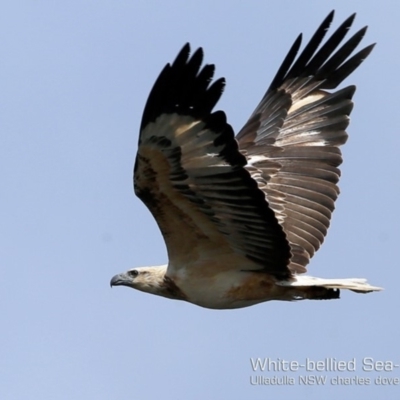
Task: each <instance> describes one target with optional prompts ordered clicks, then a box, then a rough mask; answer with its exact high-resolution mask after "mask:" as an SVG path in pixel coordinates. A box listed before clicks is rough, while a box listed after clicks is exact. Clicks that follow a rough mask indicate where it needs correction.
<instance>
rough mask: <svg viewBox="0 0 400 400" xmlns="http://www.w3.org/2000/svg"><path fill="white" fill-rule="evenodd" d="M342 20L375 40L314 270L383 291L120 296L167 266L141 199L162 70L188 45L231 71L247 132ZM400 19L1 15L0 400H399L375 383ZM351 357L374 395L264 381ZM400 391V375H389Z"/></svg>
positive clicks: (234, 110) (385, 316)
mask: <svg viewBox="0 0 400 400" xmlns="http://www.w3.org/2000/svg"><path fill="white" fill-rule="evenodd" d="M331 9H336V11H337V12H336V17H335V20H334V27H336V26H338V24H339V23H341V22H342V21H343V20H344V19H345V18H346V17H347V16H349V15H350V14H351V13H353V12H355V11H356V12H357V13H358V15H357V18H356V21H355V28H353V32H355V31H356V30H358V29H359V28H361V27H363V26H364V25H369V27H370V28H369V30H368V33H367V36H366V38H365V39H364V41H363V43H364V45H367V44H369V43H372V42H378V46H377V47H376V48H375V49H374V51H373V53H372V54H371V56H370V57H369V58H368V60H367V61H366V62H365V63H364V64H362V66H361V67H360V68H359V69H358V70H357V71H356V72H355V73H354V74H353V75H352V76H351V77H350V78H349V79H347V80H346V81H345V84H346V83H347V84H356V85H357V87H358V89H357V92H356V95H355V109H354V111H353V113H352V121H351V125H350V127H349V129H348V132H349V135H350V139H349V141H348V143H347V144H346V146H345V147H344V149H343V153H344V159H345V161H344V164H343V167H342V171H343V175H342V179H341V183H340V187H341V192H342V193H341V196H340V198H339V200H338V202H337V209H336V211H335V213H334V216H333V223H332V226H331V228H330V231H329V234H328V237H327V240H326V242H325V244H324V245H323V247H322V248H321V250H320V251H319V252H318V254H317V255H316V256H315V258H314V259H313V260H312V263H311V265H310V267H309V272H310V274H311V275H314V276H320V277H332V278H333V277H339V278H344V277H349V278H351V277H366V278H368V280H369V281H370V283H372V284H375V285H379V286H383V287H384V288H385V291H383V292H381V293H377V294H376V293H374V294H369V295H357V294H354V293H351V292H350V293H343V294H342V299H341V300H340V301H325V302H324V301H321V302H311V301H309V302H307V301H304V302H298V303H283V302H282V303H273V302H271V303H264V304H261V305H258V306H254V307H250V308H247V309H242V310H235V311H212V310H206V309H202V308H199V307H196V306H193V305H190V304H186V303H182V302H175V301H170V300H167V299H163V298H158V297H156V296H150V295H147V294H144V293H141V292H136V291H133V290H128V289H127V288H115V289H113V290H111V289H110V287H109V281H110V278H111V277H112V276H113V275H114V274H116V273H118V272H121V271H124V270H126V269H128V268H131V267H134V266H141V265H157V264H163V263H165V262H166V261H167V259H166V251H165V247H164V243H163V240H162V237H161V234H160V233H159V231H158V228H157V226H156V224H155V222H154V220H153V218H152V217H151V215H150V213H149V212H148V211H147V209H146V208H145V206H144V205H143V204H142V203H141V202H140V200H139V199H137V198H136V197H135V196H134V194H133V190H132V167H133V162H134V157H135V153H136V144H137V136H138V128H139V124H140V119H141V113H142V110H143V107H144V104H145V101H146V99H147V95H148V93H149V91H150V88H151V86H152V85H153V83H154V80H155V79H156V77H157V75H158V73H159V72H160V70H161V68H162V67H163V66H164V65H165V64H166V63H167V62H169V61H172V60H173V59H174V57H175V56H176V54H177V52H178V51H179V50H180V48H181V47H182V45H183V44H184V43H185V42H188V41H189V42H190V43H191V44H192V46H193V47H198V46H202V47H203V48H204V50H205V61H206V62H207V63H215V64H216V66H217V70H216V76H217V77H219V76H224V77H226V79H227V87H226V90H225V93H224V95H223V97H222V99H221V101H220V102H219V104H218V106H217V108H218V109H223V110H225V111H226V113H227V115H228V119H229V121H230V123H231V124H232V126H233V127H234V129H235V130H236V131H237V130H238V129H240V127H241V126H242V124H244V122H245V121H246V120H247V118H248V117H249V115H250V113H251V112H252V110H253V109H254V107H255V106H256V105H257V103H258V101H259V100H260V98H261V96H262V95H263V93H264V91H265V90H266V88H267V87H268V85H269V83H270V81H271V79H272V77H273V76H274V74H275V72H276V70H277V68H278V66H279V65H280V62H281V61H282V59H283V57H284V55H285V54H286V52H287V50H288V48H289V47H290V45H291V44H292V42H293V41H294V39H295V38H296V36H297V35H298V34H299V33H300V32H303V33H304V35H305V38H306V39H308V38H309V37H310V35H311V34H312V33H313V32H314V31H315V29H316V28H317V26H318V25H319V24H320V22H321V21H322V19H323V18H324V17H325V16H326V15H327V14H328V12H329V11H330V10H331ZM399 18H400V10H399V6H398V4H397V2H395V1H389V0H386V1H385V0H383V1H381V2H379V5H378V3H377V2H371V1H370V2H360V1H349V0H347V1H341V0H340V1H339V0H338V1H329V2H321V1H306V0H305V1H302V2H295V1H282V0H281V1H276V0H270V1H265V0H264V1H256V0H253V1H248V2H243V1H230V2H227V1H209V0H202V1H193V2H187V1H177V0H174V1H169V2H163V1H117V0H116V1H112V2H111V1H74V0H71V1H68V2H50V1H15V2H11V1H9V2H5V3H3V6H2V11H1V13H0V37H1V40H0V49H1V63H0V76H1V79H0V82H1V83H0V110H1V111H0V131H1V134H0V143H1V145H0V170H1V171H2V176H3V179H2V184H1V185H2V187H1V191H0V193H1V205H2V207H1V208H0V213H1V214H0V218H1V221H2V225H3V229H1V231H0V268H1V292H0V293H1V294H0V315H2V329H1V334H0V398H1V399H7V400H9V399H10V400H22V399H24V400H25V399H52V400H58V399H60V400H64V399H96V400H103V399H118V400H125V399H133V398H135V399H150V400H152V399H160V398H168V399H177V400H180V399H182V400H183V399H185V400H186V399H194V400H197V399H231V400H242V399H250V398H251V399H256V400H265V399H287V398H296V399H300V400H301V399H308V400H310V399H317V398H321V396H323V397H324V398H325V399H328V400H329V399H337V398H361V396H362V398H364V399H367V400H368V399H376V398H378V397H380V396H383V397H385V398H394V397H395V396H398V394H399V393H400V385H399V384H398V385H393V384H387V385H378V384H376V383H375V379H377V378H378V377H379V376H380V377H383V378H386V379H387V382H389V381H390V379H393V378H396V377H398V378H399V377H400V368H397V369H396V368H395V369H394V371H363V370H362V368H361V367H362V366H361V364H362V361H363V359H364V358H366V357H370V358H372V359H373V360H375V361H377V360H380V361H388V362H389V361H391V362H393V363H395V364H400V352H399V344H398V338H399V336H400V326H399V323H398V305H399V294H398V293H399V290H398V282H399V281H400V271H399V266H398V237H399V228H398V227H399V223H400V221H399V212H398V204H399V201H400V196H399V183H398V182H399V171H400V168H399V164H400V161H399V160H400V157H399V150H398V149H399V146H400V139H399V131H400V122H399V121H400V119H399V118H398V104H399V91H400V83H399V79H398V77H399V71H400V54H399V48H398V44H397V42H398V38H399V37H400V26H399V22H398V21H399ZM251 357H253V358H255V357H261V358H265V357H269V358H271V359H272V360H277V359H278V358H279V359H284V360H289V361H298V362H300V363H304V362H305V360H306V359H309V360H311V361H317V360H324V359H325V358H335V359H336V360H338V361H346V362H347V361H351V360H355V361H356V363H357V369H356V371H347V372H340V373H338V372H333V373H331V372H322V373H319V374H318V375H324V376H325V375H326V376H327V377H328V378H329V379H333V378H334V377H336V376H340V377H362V378H369V379H370V380H371V383H370V384H368V385H356V384H351V385H334V384H332V383H331V382H327V383H326V384H325V385H311V384H309V385H305V384H300V383H299V382H298V381H296V384H294V385H289V384H286V385H251V383H250V377H251V376H258V375H262V376H265V377H273V376H277V377H285V376H286V377H294V378H295V379H296V380H298V378H299V376H300V375H303V376H304V375H307V376H311V375H313V374H314V373H313V372H307V373H306V372H305V371H301V372H297V373H296V372H293V373H278V372H273V371H269V372H264V373H262V374H261V373H256V372H253V371H252V368H251V362H250V358H251ZM392 382H393V381H392Z"/></svg>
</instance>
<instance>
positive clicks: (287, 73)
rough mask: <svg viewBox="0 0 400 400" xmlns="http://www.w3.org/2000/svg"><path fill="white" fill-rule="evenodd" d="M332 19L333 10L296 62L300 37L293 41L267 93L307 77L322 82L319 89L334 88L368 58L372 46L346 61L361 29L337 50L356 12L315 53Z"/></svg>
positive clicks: (360, 34)
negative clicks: (293, 79) (288, 82)
mask: <svg viewBox="0 0 400 400" xmlns="http://www.w3.org/2000/svg"><path fill="white" fill-rule="evenodd" d="M333 16H334V10H332V11H331V12H330V13H329V14H328V16H327V17H326V18H325V19H324V20H323V22H322V23H321V25H320V26H319V27H318V29H317V30H316V32H315V33H314V35H313V36H312V38H311V39H310V41H309V42H308V43H307V45H306V46H305V48H304V49H303V51H302V52H301V53H300V55H299V56H298V58H297V60H295V57H296V55H297V52H298V50H299V47H300V43H301V36H299V37H298V38H297V39H296V41H295V43H294V44H293V46H292V47H291V49H290V51H289V53H288V54H287V56H286V57H285V59H284V61H283V63H282V65H281V66H280V68H279V70H278V73H277V74H276V76H275V78H274V79H273V81H272V83H271V86H270V87H269V89H268V90H276V89H278V88H279V87H280V86H281V85H282V84H283V83H284V82H285V81H287V80H289V79H292V78H298V77H308V76H315V77H316V79H317V80H324V82H323V84H322V85H321V86H320V87H321V88H322V89H333V88H335V87H336V86H337V85H338V84H340V82H342V81H343V80H344V79H345V78H346V77H347V76H349V75H350V74H351V73H352V72H353V71H354V70H355V69H356V68H357V67H358V65H360V63H361V62H362V61H363V60H364V59H365V58H366V57H367V56H368V54H369V53H370V52H371V50H372V48H373V45H371V46H367V47H366V48H365V49H363V50H361V51H360V52H359V53H357V54H356V55H355V56H352V57H351V58H350V59H349V60H347V61H346V59H347V58H348V57H349V56H350V55H351V53H352V52H353V51H354V49H355V48H356V47H357V45H358V44H359V43H360V42H361V40H362V38H363V37H364V36H365V33H366V31H367V27H364V28H362V29H360V30H359V31H358V32H357V33H355V34H354V35H353V36H352V37H351V38H350V39H349V40H348V41H347V42H346V43H344V44H343V45H342V46H341V47H340V48H339V49H338V50H336V49H337V48H338V46H339V45H340V44H341V42H342V40H343V38H344V37H345V36H346V34H347V33H348V31H349V30H350V28H351V26H352V24H353V22H354V19H355V17H356V13H353V14H351V15H350V16H349V17H348V18H346V20H345V21H344V22H343V23H342V24H341V25H340V26H339V27H338V28H337V29H336V30H335V31H334V33H333V34H332V35H331V36H330V38H329V39H328V40H327V41H326V42H325V44H324V45H323V46H322V47H321V48H320V49H319V50H318V48H319V46H320V44H321V42H322V40H323V38H324V36H325V34H326V33H327V31H328V29H329V27H330V25H331V23H332V20H333Z"/></svg>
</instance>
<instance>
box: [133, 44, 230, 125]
mask: <svg viewBox="0 0 400 400" xmlns="http://www.w3.org/2000/svg"><path fill="white" fill-rule="evenodd" d="M202 62H203V49H202V48H201V47H200V48H198V49H197V50H196V51H195V52H194V53H193V55H192V56H190V44H189V43H186V44H185V45H184V46H183V47H182V49H181V50H180V52H179V53H178V55H177V57H176V58H175V60H174V62H173V63H172V64H167V65H166V66H165V67H164V69H163V70H162V71H161V73H160V75H159V76H158V78H157V80H156V82H155V84H154V86H153V88H152V89H151V91H150V94H149V97H148V99H147V103H146V106H145V108H144V111H143V117H142V122H141V126H140V129H141V130H142V129H143V128H144V127H145V126H146V125H147V124H148V123H150V122H154V121H155V120H156V119H157V118H158V117H159V116H160V115H161V114H163V113H174V112H176V113H179V114H181V115H191V116H193V117H195V118H202V117H203V116H204V115H206V114H208V113H210V112H211V111H212V109H213V108H214V106H215V104H216V103H217V102H218V100H219V98H220V97H221V94H222V92H223V88H224V85H225V81H224V80H223V79H219V80H217V81H215V82H214V83H213V84H212V85H211V86H210V83H211V81H212V78H213V75H214V65H205V66H204V67H203V68H201V64H202Z"/></svg>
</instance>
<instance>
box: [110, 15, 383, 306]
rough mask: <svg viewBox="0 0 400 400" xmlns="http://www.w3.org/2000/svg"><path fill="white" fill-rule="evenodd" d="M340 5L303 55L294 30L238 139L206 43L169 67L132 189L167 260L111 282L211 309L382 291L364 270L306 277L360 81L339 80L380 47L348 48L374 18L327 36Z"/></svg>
mask: <svg viewBox="0 0 400 400" xmlns="http://www.w3.org/2000/svg"><path fill="white" fill-rule="evenodd" d="M333 14H334V13H333V11H332V12H331V13H330V14H329V15H328V16H327V18H326V19H325V20H324V21H323V22H322V24H321V26H320V27H319V28H318V30H317V31H316V32H315V34H314V35H313V37H312V38H311V40H310V41H309V43H308V44H307V45H306V46H305V48H304V50H303V51H302V52H301V53H300V55H298V56H297V53H298V50H299V48H300V44H301V38H302V37H301V35H300V36H299V37H298V38H297V40H296V41H295V42H294V44H293V46H292V47H291V49H290V50H289V52H288V54H287V56H286V58H285V59H284V61H283V63H282V65H281V67H280V68H279V70H278V72H277V74H276V76H275V78H274V79H273V80H272V83H271V85H270V87H269V89H268V90H267V92H266V93H265V95H264V97H263V98H262V100H261V102H260V104H259V105H258V106H257V108H256V109H255V111H254V112H253V114H252V115H251V116H250V119H249V120H248V121H247V122H246V124H245V125H244V127H243V128H242V130H241V131H240V132H239V133H238V135H237V136H236V137H235V135H234V132H233V129H232V127H231V126H230V125H229V124H228V122H227V119H226V116H225V113H224V112H223V111H213V109H214V107H215V105H216V103H217V102H218V100H219V98H220V96H221V94H222V91H223V88H224V85H225V80H224V79H223V78H221V79H218V80H215V81H214V82H212V80H213V74H214V65H205V66H203V67H201V64H202V60H203V50H202V49H201V48H200V49H198V50H196V51H195V52H194V53H193V55H192V56H190V47H189V44H186V45H185V46H184V47H183V48H182V50H181V51H180V52H179V54H178V56H177V57H176V59H175V61H174V62H173V63H172V64H167V65H166V66H165V68H164V69H163V70H162V72H161V74H160V75H159V77H158V79H157V80H156V82H155V84H154V86H153V89H152V90H151V92H150V95H149V98H148V100H147V103H146V106H145V109H144V112H143V118H142V122H141V126H140V136H139V146H138V151H137V156H136V162H135V167H134V188H135V193H136V195H137V196H138V197H139V198H140V199H141V200H142V201H143V202H144V203H145V205H146V206H147V207H148V208H149V210H150V211H151V213H152V214H153V216H154V218H155V219H156V221H157V223H158V226H159V228H160V230H161V232H162V235H163V236H164V240H165V243H166V247H167V252H168V257H169V261H168V264H167V265H162V266H157V267H141V268H133V269H131V270H129V271H127V272H125V273H121V274H119V275H116V276H114V277H113V278H112V280H111V285H112V286H116V285H124V286H129V287H131V288H134V289H138V290H141V291H144V292H149V293H152V294H157V295H160V296H164V297H168V298H171V299H179V300H185V301H188V302H191V303H193V304H197V305H199V306H202V307H207V308H213V309H229V308H239V307H246V306H251V305H253V304H257V303H260V302H264V301H268V300H301V299H314V300H322V299H335V298H338V297H339V292H340V289H349V290H352V291H354V292H358V293H366V292H371V291H375V290H379V289H380V288H378V287H374V286H371V285H369V284H368V283H367V282H366V280H365V279H321V278H314V277H310V276H305V275H302V274H303V273H304V272H306V266H307V264H308V263H309V261H310V258H311V257H312V256H313V255H314V253H315V252H316V251H317V250H318V249H319V247H320V245H321V243H322V242H323V240H324V237H325V235H326V232H327V229H328V226H329V221H330V218H331V214H332V211H333V209H334V202H335V200H336V198H337V196H338V194H339V189H338V187H337V183H338V180H339V176H340V171H339V169H338V167H339V165H340V164H341V162H342V156H341V152H340V150H339V146H340V145H342V144H344V143H345V142H346V139H347V133H346V128H347V125H348V124H349V115H350V113H351V110H352V108H353V102H352V100H351V99H352V96H353V94H354V91H355V87H354V86H347V87H345V88H343V89H340V90H334V89H336V88H337V86H338V85H339V84H340V83H341V82H342V81H343V80H344V79H345V78H346V77H347V76H349V75H350V74H351V73H352V72H353V71H354V70H355V69H356V68H357V67H358V66H359V65H360V64H361V62H362V61H363V60H364V59H365V58H366V57H367V56H368V55H369V53H370V52H371V50H372V48H373V46H374V45H369V46H367V47H365V48H364V49H362V50H361V51H359V52H357V53H356V54H354V55H352V53H353V51H354V50H355V48H356V46H357V45H358V44H359V42H360V41H361V39H362V38H363V36H364V34H365V32H366V27H365V28H363V29H361V30H359V31H358V32H357V33H355V34H354V35H353V36H352V37H351V38H350V39H348V40H347V41H346V42H345V43H344V44H341V43H342V41H343V39H344V36H345V35H346V34H347V32H348V30H349V29H350V27H351V25H352V22H353V20H354V16H355V15H352V16H350V17H349V18H348V19H346V21H345V22H344V23H343V24H342V25H340V27H339V28H338V29H337V30H336V31H335V32H334V33H333V34H332V36H330V38H329V39H328V40H326V41H325V43H324V44H323V45H321V42H322V40H323V38H324V36H325V34H326V32H327V31H328V28H329V26H330V24H331V22H332V19H333Z"/></svg>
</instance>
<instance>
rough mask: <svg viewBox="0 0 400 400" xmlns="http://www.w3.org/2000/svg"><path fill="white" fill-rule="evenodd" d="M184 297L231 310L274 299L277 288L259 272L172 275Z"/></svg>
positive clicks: (273, 282) (205, 305)
mask: <svg viewBox="0 0 400 400" xmlns="http://www.w3.org/2000/svg"><path fill="white" fill-rule="evenodd" d="M174 282H175V284H176V285H177V286H178V287H179V289H180V290H181V291H182V292H183V293H185V296H186V300H187V301H189V302H190V303H193V304H196V305H198V306H201V307H205V308H212V309H233V308H242V307H248V306H251V305H254V304H257V303H261V302H264V301H268V300H273V299H277V298H278V297H279V292H280V290H281V289H280V287H279V286H276V285H275V280H274V279H273V277H271V276H270V275H268V274H265V273H263V272H247V271H240V270H238V271H229V272H228V271H225V272H223V273H220V274H217V275H213V276H197V277H193V276H190V277H183V276H182V277H175V279H174Z"/></svg>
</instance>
